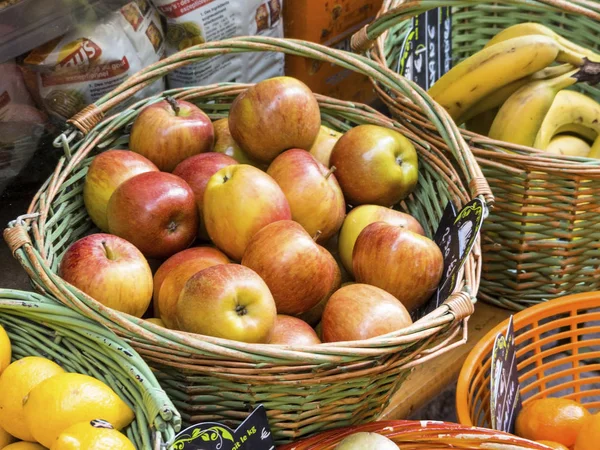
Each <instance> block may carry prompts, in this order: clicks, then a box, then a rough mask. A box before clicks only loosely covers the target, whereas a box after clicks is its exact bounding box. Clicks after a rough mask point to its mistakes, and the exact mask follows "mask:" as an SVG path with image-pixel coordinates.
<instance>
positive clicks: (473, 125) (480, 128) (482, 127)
mask: <svg viewBox="0 0 600 450" xmlns="http://www.w3.org/2000/svg"><path fill="white" fill-rule="evenodd" d="M496 114H498V108H492V109H488V110H487V111H484V112H482V113H481V114H478V115H476V116H475V117H472V118H471V119H469V120H467V121H466V122H465V128H466V129H467V130H469V131H472V132H473V133H477V134H481V135H482V136H487V135H488V134H489V132H490V127H491V126H492V123H494V118H495V117H496Z"/></svg>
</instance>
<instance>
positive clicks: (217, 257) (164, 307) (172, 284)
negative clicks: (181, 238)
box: [154, 247, 229, 328]
mask: <svg viewBox="0 0 600 450" xmlns="http://www.w3.org/2000/svg"><path fill="white" fill-rule="evenodd" d="M189 250H194V252H189ZM183 252H189V253H188V254H187V255H188V256H189V258H187V259H185V261H182V262H181V263H180V264H179V265H178V266H177V267H174V268H173V269H172V270H170V271H169V273H168V274H167V276H166V277H165V279H164V281H163V282H162V285H161V287H160V291H159V292H158V295H157V302H156V303H155V304H154V314H158V315H159V316H160V318H161V319H162V321H163V322H164V323H165V325H166V326H167V328H176V327H177V325H176V322H175V311H176V309H177V301H178V300H179V294H181V290H182V289H183V286H184V285H185V283H186V282H187V280H189V279H190V278H191V277H192V275H195V274H196V273H198V272H200V271H201V270H204V269H206V268H207V267H212V266H216V265H218V264H228V263H229V259H228V258H227V256H225V254H223V253H222V252H221V251H219V250H217V249H216V248H212V247H195V248H193V249H187V250H184V251H183ZM183 252H181V253H183ZM174 256H177V254H175V255H173V256H172V258H173V257H174Z"/></svg>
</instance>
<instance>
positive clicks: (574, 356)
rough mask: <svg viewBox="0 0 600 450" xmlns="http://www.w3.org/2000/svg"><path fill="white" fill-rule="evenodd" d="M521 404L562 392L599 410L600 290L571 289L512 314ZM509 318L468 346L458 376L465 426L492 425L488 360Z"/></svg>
mask: <svg viewBox="0 0 600 450" xmlns="http://www.w3.org/2000/svg"><path fill="white" fill-rule="evenodd" d="M513 321H514V329H515V345H516V348H517V362H518V365H517V368H518V373H519V383H520V385H521V395H522V398H523V403H524V404H526V403H527V402H529V401H531V400H534V399H538V398H544V397H564V398H568V399H572V400H576V401H578V402H581V403H583V404H584V405H585V406H586V407H587V408H588V409H589V410H590V411H591V412H598V411H600V292H589V293H582V294H574V295H569V296H565V297H561V298H557V299H555V300H551V301H548V302H546V303H542V304H539V305H536V306H533V307H531V308H528V309H527V310H525V311H521V312H519V313H517V314H515V315H514V317H513ZM507 326H508V319H507V320H505V321H504V322H502V323H500V324H499V325H498V326H496V327H495V328H494V329H493V330H491V331H490V332H489V333H488V334H487V335H486V336H485V337H484V338H483V339H482V340H481V341H479V342H478V343H477V345H476V346H475V347H474V348H473V350H471V353H469V356H468V357H467V359H466V361H465V363H464V365H463V368H462V371H461V373H460V376H459V379H458V386H457V390H456V409H457V414H458V420H459V421H460V423H461V424H463V425H466V426H478V427H490V426H491V424H490V363H491V354H492V348H493V345H494V340H495V338H496V335H497V334H498V333H505V332H506V327H507Z"/></svg>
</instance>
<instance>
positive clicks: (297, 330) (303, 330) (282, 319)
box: [269, 314, 321, 346]
mask: <svg viewBox="0 0 600 450" xmlns="http://www.w3.org/2000/svg"><path fill="white" fill-rule="evenodd" d="M269 343H270V344H279V345H296V346H300V345H316V344H320V343H321V340H320V339H319V337H318V336H317V333H315V330H313V329H312V328H311V326H310V325H309V324H307V323H306V322H304V321H303V320H300V319H298V318H296V317H292V316H286V315H285V314H277V318H276V319H275V326H274V327H273V334H272V335H271V341H270V342H269Z"/></svg>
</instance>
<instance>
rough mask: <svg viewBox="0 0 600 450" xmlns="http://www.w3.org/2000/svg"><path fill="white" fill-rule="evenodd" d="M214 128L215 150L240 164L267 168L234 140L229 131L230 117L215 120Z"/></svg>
mask: <svg viewBox="0 0 600 450" xmlns="http://www.w3.org/2000/svg"><path fill="white" fill-rule="evenodd" d="M213 128H214V129H215V146H214V148H213V152H217V153H222V154H224V155H227V156H229V157H231V158H233V159H235V160H236V161H237V162H238V163H239V164H250V165H251V166H254V167H258V168H259V169H261V170H262V169H266V168H267V167H266V165H265V164H263V163H261V162H258V161H256V160H254V159H252V158H250V157H249V156H248V155H247V154H246V153H244V150H242V149H241V148H240V146H239V145H238V144H237V142H235V141H234V140H233V138H232V137H231V132H230V131H229V119H228V118H227V117H225V118H224V119H219V120H215V121H214V122H213Z"/></svg>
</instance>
